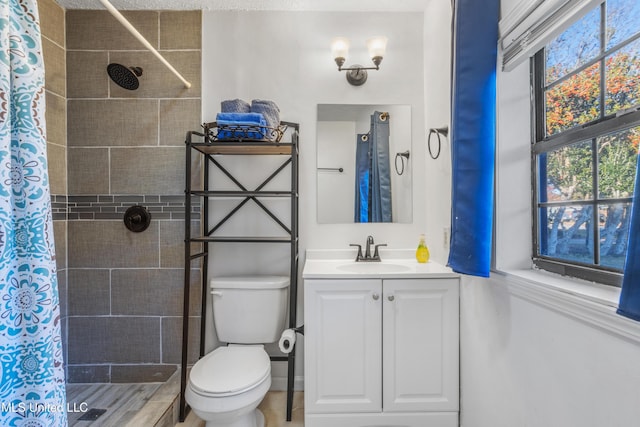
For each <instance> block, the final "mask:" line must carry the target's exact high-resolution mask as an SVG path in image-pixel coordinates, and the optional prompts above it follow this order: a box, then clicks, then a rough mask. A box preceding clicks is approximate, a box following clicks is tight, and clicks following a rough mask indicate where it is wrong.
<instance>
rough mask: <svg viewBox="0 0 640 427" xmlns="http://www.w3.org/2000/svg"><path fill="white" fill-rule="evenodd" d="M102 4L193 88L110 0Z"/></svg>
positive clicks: (102, 1) (104, 0) (103, 1)
mask: <svg viewBox="0 0 640 427" xmlns="http://www.w3.org/2000/svg"><path fill="white" fill-rule="evenodd" d="M100 3H102V4H103V5H104V7H106V8H107V10H108V11H109V13H111V14H112V15H113V16H114V18H116V19H117V20H118V21H120V23H121V24H122V25H123V26H124V27H125V28H126V29H127V30H129V32H130V33H131V34H133V36H134V37H135V38H137V39H138V41H140V43H142V44H143V45H144V47H146V48H147V49H149V51H151V53H153V54H154V55H155V56H156V57H157V58H158V59H159V60H160V61H161V62H162V63H163V64H164V65H166V66H167V68H168V69H169V70H171V72H172V73H173V74H175V75H176V77H178V78H179V79H180V80H181V81H182V83H184V86H185V87H186V88H187V89H189V88H190V87H191V83H189V82H188V81H187V80H186V79H185V78H184V77H182V74H180V73H179V72H178V71H177V70H176V69H175V68H173V65H171V64H170V63H169V61H167V60H166V59H164V56H162V55H161V54H160V52H158V51H157V50H156V49H155V48H154V47H153V46H151V43H149V42H148V41H147V39H145V38H144V36H143V35H142V34H140V32H139V31H138V30H136V28H135V27H134V26H133V25H131V23H130V22H129V21H127V18H125V17H124V16H122V14H121V13H120V12H119V11H118V9H116V8H115V7H113V5H112V4H111V3H109V0H100Z"/></svg>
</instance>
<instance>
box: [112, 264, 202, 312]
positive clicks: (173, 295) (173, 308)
mask: <svg viewBox="0 0 640 427" xmlns="http://www.w3.org/2000/svg"><path fill="white" fill-rule="evenodd" d="M192 276H193V277H192V283H191V297H190V303H191V304H190V306H191V313H193V315H198V314H199V313H200V295H201V287H200V280H199V278H198V275H197V274H193V275H192ZM183 288H184V270H183V269H178V268H174V269H126V270H113V272H112V283H111V289H112V301H113V307H112V314H113V315H131V316H134V315H135V316H181V315H182V308H183V307H182V304H183V299H182V294H183Z"/></svg>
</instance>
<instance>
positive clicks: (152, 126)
mask: <svg viewBox="0 0 640 427" xmlns="http://www.w3.org/2000/svg"><path fill="white" fill-rule="evenodd" d="M67 108H68V114H69V121H68V125H67V127H68V128H67V133H68V145H69V146H110V147H114V146H139V145H158V101H157V100H155V99H153V100H140V99H130V100H115V99H114V100H82V99H76V100H73V99H70V100H69V102H68V105H67Z"/></svg>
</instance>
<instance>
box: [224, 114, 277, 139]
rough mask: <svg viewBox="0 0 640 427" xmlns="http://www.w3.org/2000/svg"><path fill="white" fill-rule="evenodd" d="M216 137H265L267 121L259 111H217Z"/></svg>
mask: <svg viewBox="0 0 640 427" xmlns="http://www.w3.org/2000/svg"><path fill="white" fill-rule="evenodd" d="M216 123H217V125H218V135H217V136H218V139H219V140H222V139H265V135H266V134H267V129H266V127H265V126H266V125H267V122H266V121H265V119H264V116H263V115H262V114H259V113H218V114H217V115H216Z"/></svg>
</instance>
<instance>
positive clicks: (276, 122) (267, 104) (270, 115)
mask: <svg viewBox="0 0 640 427" xmlns="http://www.w3.org/2000/svg"><path fill="white" fill-rule="evenodd" d="M251 112H252V113H260V114H262V115H263V116H264V118H265V120H266V121H267V126H268V127H270V128H272V129H278V127H279V126H280V108H278V105H277V104H276V103H275V102H273V101H269V100H264V99H254V100H253V101H251ZM275 138H276V135H275V132H273V133H272V132H269V135H268V136H267V139H270V140H272V139H275Z"/></svg>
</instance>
